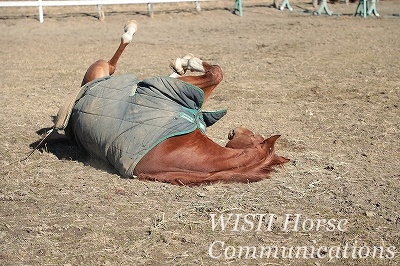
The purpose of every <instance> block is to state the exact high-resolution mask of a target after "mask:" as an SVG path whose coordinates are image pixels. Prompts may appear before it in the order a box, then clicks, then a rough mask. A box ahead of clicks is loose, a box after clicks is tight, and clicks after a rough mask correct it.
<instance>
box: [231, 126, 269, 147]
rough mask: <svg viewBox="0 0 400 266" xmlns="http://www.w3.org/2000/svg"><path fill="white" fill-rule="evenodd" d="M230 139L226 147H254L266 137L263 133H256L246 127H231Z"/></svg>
mask: <svg viewBox="0 0 400 266" xmlns="http://www.w3.org/2000/svg"><path fill="white" fill-rule="evenodd" d="M228 139H229V142H228V143H227V144H226V147H227V148H232V149H245V148H254V147H256V146H257V145H260V144H262V143H263V142H264V138H263V137H262V136H261V135H259V134H254V133H253V132H252V131H250V130H249V129H247V128H245V127H237V128H235V129H231V131H229V134H228Z"/></svg>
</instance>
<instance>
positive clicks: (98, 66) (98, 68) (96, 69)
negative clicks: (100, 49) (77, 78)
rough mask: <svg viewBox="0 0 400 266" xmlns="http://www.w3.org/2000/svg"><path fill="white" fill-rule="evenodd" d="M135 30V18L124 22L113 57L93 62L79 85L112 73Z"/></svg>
mask: <svg viewBox="0 0 400 266" xmlns="http://www.w3.org/2000/svg"><path fill="white" fill-rule="evenodd" d="M136 30H137V22H136V21H135V20H130V21H128V22H126V24H125V26H124V31H125V33H124V34H123V35H122V36H121V43H120V45H119V47H118V49H117V51H116V52H115V54H114V55H113V57H112V58H111V59H110V60H109V61H108V62H107V61H105V60H98V61H96V62H95V63H93V64H92V65H91V66H90V67H89V68H88V70H87V71H86V74H85V76H84V78H83V80H82V84H81V86H83V85H85V84H86V83H88V82H90V81H92V80H95V79H98V78H101V77H105V76H110V75H112V74H114V72H115V69H116V68H117V62H118V59H119V57H120V56H121V54H122V52H123V51H124V49H125V48H126V46H127V45H128V44H129V43H130V42H131V41H132V38H133V35H134V34H135V32H136Z"/></svg>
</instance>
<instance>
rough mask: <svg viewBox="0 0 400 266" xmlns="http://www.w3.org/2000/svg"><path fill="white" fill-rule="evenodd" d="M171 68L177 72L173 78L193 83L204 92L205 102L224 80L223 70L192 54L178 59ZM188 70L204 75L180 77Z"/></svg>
mask: <svg viewBox="0 0 400 266" xmlns="http://www.w3.org/2000/svg"><path fill="white" fill-rule="evenodd" d="M171 67H172V68H173V69H174V71H175V73H174V74H172V75H171V77H175V78H178V79H180V80H183V81H185V82H188V83H191V84H193V85H195V86H197V87H199V88H200V89H202V90H203V91H204V102H206V101H207V99H208V98H209V97H210V95H211V93H212V91H213V90H214V89H215V87H216V86H217V85H218V84H219V83H220V82H221V81H222V79H223V74H222V70H221V68H220V67H219V66H217V65H210V64H209V63H207V62H204V61H202V60H201V59H199V58H196V57H194V56H193V55H191V54H189V55H186V56H185V57H183V58H177V59H176V60H175V62H173V63H172V64H171ZM187 70H190V71H191V72H201V73H204V74H203V75H199V76H180V75H181V74H184V73H185V72H186V71H187Z"/></svg>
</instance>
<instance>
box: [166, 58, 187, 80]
mask: <svg viewBox="0 0 400 266" xmlns="http://www.w3.org/2000/svg"><path fill="white" fill-rule="evenodd" d="M169 66H170V67H171V68H172V70H173V71H174V72H175V73H176V74H178V75H181V76H183V75H185V72H186V70H185V69H183V67H182V62H181V58H177V59H175V61H171V62H170V63H169Z"/></svg>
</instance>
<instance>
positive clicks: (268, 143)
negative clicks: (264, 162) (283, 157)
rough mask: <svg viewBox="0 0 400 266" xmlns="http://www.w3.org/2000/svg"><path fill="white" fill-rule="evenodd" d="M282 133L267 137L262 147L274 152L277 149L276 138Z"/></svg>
mask: <svg viewBox="0 0 400 266" xmlns="http://www.w3.org/2000/svg"><path fill="white" fill-rule="evenodd" d="M280 136H281V135H274V136H272V137H269V138H267V139H265V140H264V141H263V142H262V143H261V144H262V147H263V148H264V149H266V150H268V151H269V153H272V152H274V150H275V142H276V140H277V139H278V138H279V137H280Z"/></svg>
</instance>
